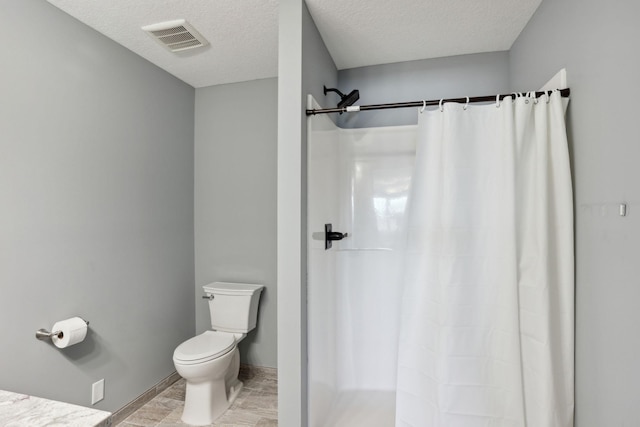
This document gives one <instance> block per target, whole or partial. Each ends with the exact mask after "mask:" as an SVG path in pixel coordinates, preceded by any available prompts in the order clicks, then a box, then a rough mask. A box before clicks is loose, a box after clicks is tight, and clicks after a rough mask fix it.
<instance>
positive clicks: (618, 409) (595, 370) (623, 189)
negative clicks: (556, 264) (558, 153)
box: [511, 0, 640, 427]
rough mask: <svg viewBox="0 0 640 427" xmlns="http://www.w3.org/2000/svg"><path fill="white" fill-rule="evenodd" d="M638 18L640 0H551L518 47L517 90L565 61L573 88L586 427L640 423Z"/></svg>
mask: <svg viewBox="0 0 640 427" xmlns="http://www.w3.org/2000/svg"><path fill="white" fill-rule="evenodd" d="M638 16H640V3H638V2H634V1H619V0H618V1H613V2H603V1H596V0H564V1H551V0H544V1H543V2H542V5H541V6H540V8H539V9H538V11H537V12H536V14H535V15H534V16H533V18H532V19H531V21H530V22H529V24H528V25H527V27H526V28H525V30H524V32H523V33H522V34H521V35H520V37H519V38H518V40H517V41H516V43H515V44H514V46H513V47H512V50H511V85H512V89H513V90H531V89H535V88H538V87H540V86H542V85H543V84H544V83H545V82H546V81H547V80H548V79H549V78H550V77H551V76H553V75H554V74H555V73H556V72H557V71H558V70H559V69H560V68H562V67H566V68H567V73H568V79H569V86H570V87H571V101H570V103H569V110H568V121H569V134H570V135H569V136H570V144H571V151H572V161H573V172H574V189H575V196H574V197H575V215H576V325H577V327H576V426H579V427H600V426H637V425H640V413H639V412H638V404H639V403H640V393H639V391H638V390H639V384H640V365H638V354H640V334H638V325H640V311H639V310H638V306H637V303H638V301H639V300H640V286H639V279H638V278H639V277H640V263H638V254H639V253H640V215H638V214H639V213H640V185H639V184H638V183H640V168H638V159H640V148H639V147H640V145H638V131H637V119H635V118H634V116H635V115H637V105H636V100H637V99H640V85H638V72H637V70H638V68H639V67H640V56H639V55H638V40H640V26H639V25H638V22H637V17H638ZM623 201H626V202H627V203H629V206H630V209H629V215H628V216H627V217H620V216H619V215H618V204H619V203H620V202H623Z"/></svg>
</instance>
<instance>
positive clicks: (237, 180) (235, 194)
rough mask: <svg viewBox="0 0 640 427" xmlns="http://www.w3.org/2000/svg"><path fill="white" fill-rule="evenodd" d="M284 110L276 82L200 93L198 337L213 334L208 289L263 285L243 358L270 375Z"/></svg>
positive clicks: (274, 360)
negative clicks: (213, 284) (281, 116)
mask: <svg viewBox="0 0 640 427" xmlns="http://www.w3.org/2000/svg"><path fill="white" fill-rule="evenodd" d="M277 103H278V80H277V79H275V78H273V79H264V80H255V81H249V82H243V83H235V84H228V85H218V86H211V87H207V88H201V89H196V116H195V117H196V118H195V278H196V280H195V294H196V295H195V296H196V332H197V333H200V332H202V331H205V330H207V329H211V320H210V318H209V307H208V304H207V302H206V301H205V300H203V299H202V298H201V296H202V295H203V291H202V285H206V284H208V283H211V282H215V281H226V282H242V283H259V284H263V285H265V286H266V289H265V290H264V291H263V292H262V295H261V298H260V308H259V316H258V324H257V327H256V329H254V330H253V331H251V332H250V333H249V334H248V336H247V337H246V338H245V339H244V340H243V341H242V342H241V344H240V354H241V358H242V362H243V363H249V364H252V365H258V366H269V367H276V365H277V318H276V315H277V311H276V300H277V283H276V196H277V194H276V171H277V164H276V160H277V159H276V156H277V152H276V149H277V147H276V145H277V123H278V121H277V113H278V104H277Z"/></svg>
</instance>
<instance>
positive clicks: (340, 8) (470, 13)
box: [306, 0, 541, 69]
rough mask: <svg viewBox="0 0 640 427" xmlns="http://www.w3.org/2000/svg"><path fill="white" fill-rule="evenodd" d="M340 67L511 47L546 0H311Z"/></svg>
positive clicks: (493, 50)
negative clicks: (542, 0)
mask: <svg viewBox="0 0 640 427" xmlns="http://www.w3.org/2000/svg"><path fill="white" fill-rule="evenodd" d="M306 2H307V5H308V7H309V10H310V12H311V15H312V16H313V19H314V21H315V23H316V25H317V27H318V29H319V30H320V34H322V39H323V40H324V42H325V44H326V46H327V48H328V49H329V52H330V53H331V56H332V57H333V60H334V61H335V63H336V66H337V67H338V69H344V68H355V67H361V66H365V65H373V64H385V63H390V62H401V61H411V60H417V59H428V58H438V57H443V56H453V55H463V54H467V53H480V52H495V51H503V50H509V49H510V48H511V45H512V44H513V42H514V41H515V40H516V38H517V37H518V35H519V34H520V32H521V31H522V29H523V28H524V27H525V25H526V24H527V22H529V19H530V18H531V16H532V15H533V13H534V12H535V10H536V9H537V8H538V6H539V5H540V2H541V0H395V1H394V0H364V1H348V0H306Z"/></svg>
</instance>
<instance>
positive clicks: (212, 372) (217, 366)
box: [173, 282, 263, 425]
mask: <svg viewBox="0 0 640 427" xmlns="http://www.w3.org/2000/svg"><path fill="white" fill-rule="evenodd" d="M203 288H204V290H205V294H206V295H205V297H203V298H207V299H208V300H209V311H210V315H211V324H212V330H209V331H205V332H204V333H202V334H200V335H197V336H195V337H193V338H190V339H188V340H187V341H185V342H183V343H182V344H180V345H179V346H178V347H177V348H176V349H175V351H174V352H173V363H174V365H175V367H176V371H177V372H178V374H180V376H181V377H183V378H184V379H185V380H186V383H187V387H186V394H185V403H184V411H183V413H182V421H183V422H185V423H187V424H192V425H207V424H212V423H213V422H214V421H215V420H216V419H217V418H218V417H220V415H222V414H223V413H224V412H225V411H226V410H227V409H228V408H229V406H231V404H232V403H233V401H234V400H235V399H236V397H237V396H238V393H240V390H241V389H242V382H241V381H240V380H239V379H238V372H239V370H240V352H239V350H238V343H239V342H240V341H241V340H242V339H243V338H244V337H245V336H246V333H247V332H249V331H250V330H252V329H253V328H254V327H255V325H256V318H257V310H258V299H259V297H260V293H261V291H262V289H263V286H262V285H249V284H237V283H224V282H216V283H212V284H211V285H207V286H203Z"/></svg>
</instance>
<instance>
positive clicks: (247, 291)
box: [202, 282, 264, 295]
mask: <svg viewBox="0 0 640 427" xmlns="http://www.w3.org/2000/svg"><path fill="white" fill-rule="evenodd" d="M202 288H203V289H204V291H205V292H206V293H209V294H220V295H252V294H254V293H256V292H261V291H262V289H263V288H264V285H254V284H250V283H230V282H213V283H210V284H208V285H204V286H203V287H202Z"/></svg>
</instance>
